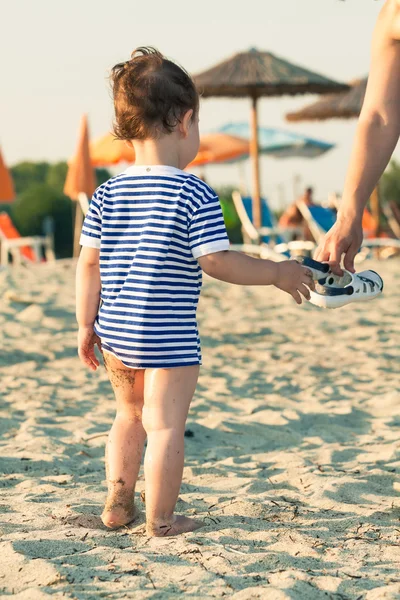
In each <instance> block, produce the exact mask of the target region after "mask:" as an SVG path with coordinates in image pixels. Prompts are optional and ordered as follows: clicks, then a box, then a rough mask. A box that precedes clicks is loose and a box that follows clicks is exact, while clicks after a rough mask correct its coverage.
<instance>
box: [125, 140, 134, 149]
mask: <svg viewBox="0 0 400 600" xmlns="http://www.w3.org/2000/svg"><path fill="white" fill-rule="evenodd" d="M124 142H125V144H126V145H127V146H128V148H133V144H132V142H131V140H124Z"/></svg>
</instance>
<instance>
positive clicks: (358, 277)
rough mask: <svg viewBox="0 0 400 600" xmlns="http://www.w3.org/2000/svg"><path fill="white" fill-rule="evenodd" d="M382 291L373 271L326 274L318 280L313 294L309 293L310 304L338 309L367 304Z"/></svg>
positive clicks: (378, 277)
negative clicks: (348, 305)
mask: <svg viewBox="0 0 400 600" xmlns="http://www.w3.org/2000/svg"><path fill="white" fill-rule="evenodd" d="M382 291H383V280H382V278H381V277H380V275H378V273H375V271H362V273H354V274H353V273H350V272H349V271H344V274H343V275H342V276H338V275H334V274H333V273H330V272H329V273H328V275H325V277H324V278H322V279H321V278H320V279H318V283H317V284H316V287H315V292H313V291H312V292H311V298H310V302H311V303H312V304H315V306H319V307H320V308H340V307H342V306H345V305H346V304H350V303H351V302H367V301H368V300H373V299H374V298H376V297H377V296H379V295H380V294H381V293H382Z"/></svg>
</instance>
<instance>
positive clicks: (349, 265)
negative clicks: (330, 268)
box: [343, 242, 359, 273]
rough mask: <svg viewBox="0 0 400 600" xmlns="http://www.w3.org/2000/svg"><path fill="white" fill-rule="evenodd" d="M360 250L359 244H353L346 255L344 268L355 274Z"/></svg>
mask: <svg viewBox="0 0 400 600" xmlns="http://www.w3.org/2000/svg"><path fill="white" fill-rule="evenodd" d="M358 250H359V247H358V244H357V243H354V242H353V243H352V244H351V246H350V248H349V249H348V250H347V252H346V255H345V257H344V263H343V264H344V268H345V269H347V270H348V271H350V272H351V273H355V268H354V259H355V257H356V256H357V253H358Z"/></svg>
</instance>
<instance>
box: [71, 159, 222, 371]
mask: <svg viewBox="0 0 400 600" xmlns="http://www.w3.org/2000/svg"><path fill="white" fill-rule="evenodd" d="M80 244H81V245H82V246H89V247H91V248H99V250H100V258H99V260H100V276H101V303H100V309H99V313H98V315H97V318H96V321H95V325H94V328H95V331H96V333H97V335H98V336H99V337H100V338H101V342H102V347H103V349H104V350H106V351H108V352H111V353H112V354H114V355H115V356H116V357H117V358H119V359H120V360H121V361H122V362H123V363H124V364H125V365H126V366H128V367H132V368H137V369H139V368H156V367H165V368H168V367H178V366H188V365H196V364H201V349H200V339H199V334H198V329H197V322H196V310H197V304H198V300H199V296H200V290H201V283H202V271H201V268H200V266H199V264H198V262H197V259H198V258H199V257H201V256H205V255H207V254H211V253H214V252H220V251H223V250H228V249H229V241H228V236H227V233H226V229H225V224H224V220H223V216H222V210H221V206H220V203H219V200H218V197H217V196H216V194H215V192H214V191H213V190H212V189H211V188H210V187H209V186H208V185H207V184H205V183H204V182H203V181H201V180H200V179H199V178H198V177H195V176H194V175H191V174H189V173H185V172H184V171H181V170H179V169H175V168H174V167H167V166H149V167H142V166H133V167H129V168H128V169H127V170H126V171H125V172H124V173H122V174H121V175H118V176H117V177H113V178H112V179H110V180H109V181H107V182H106V183H104V184H103V185H101V186H100V187H99V188H98V189H97V190H96V192H95V194H94V196H93V198H92V200H91V203H90V207H89V211H88V213H87V215H86V217H85V220H84V223H83V228H82V234H81V238H80Z"/></svg>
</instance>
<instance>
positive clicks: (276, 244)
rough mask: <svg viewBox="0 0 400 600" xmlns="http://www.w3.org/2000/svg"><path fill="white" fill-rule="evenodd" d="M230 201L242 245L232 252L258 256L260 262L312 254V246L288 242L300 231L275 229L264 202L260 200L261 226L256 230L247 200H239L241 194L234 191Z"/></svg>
mask: <svg viewBox="0 0 400 600" xmlns="http://www.w3.org/2000/svg"><path fill="white" fill-rule="evenodd" d="M232 199H233V202H234V205H235V209H236V212H237V215H238V217H239V220H240V223H241V225H242V234H243V241H244V244H242V245H237V246H235V248H232V249H237V250H240V251H242V252H246V254H249V253H251V254H256V255H257V254H258V255H259V256H261V257H262V258H272V259H279V260H284V259H286V258H289V257H290V255H291V254H292V253H294V254H296V253H297V254H298V253H303V254H304V253H306V254H309V253H311V252H312V251H313V250H314V248H315V244H314V243H313V242H305V241H290V236H291V235H293V234H295V233H301V229H299V230H298V231H297V230H294V229H293V228H291V229H290V230H289V229H284V228H282V227H278V225H277V222H276V219H275V216H274V214H273V212H272V211H271V209H270V207H269V205H268V202H267V201H266V199H265V198H262V199H261V222H262V226H261V227H260V228H259V229H257V228H256V227H255V226H254V224H253V202H252V198H250V197H248V196H247V197H242V195H241V194H240V192H238V191H234V192H233V193H232Z"/></svg>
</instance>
